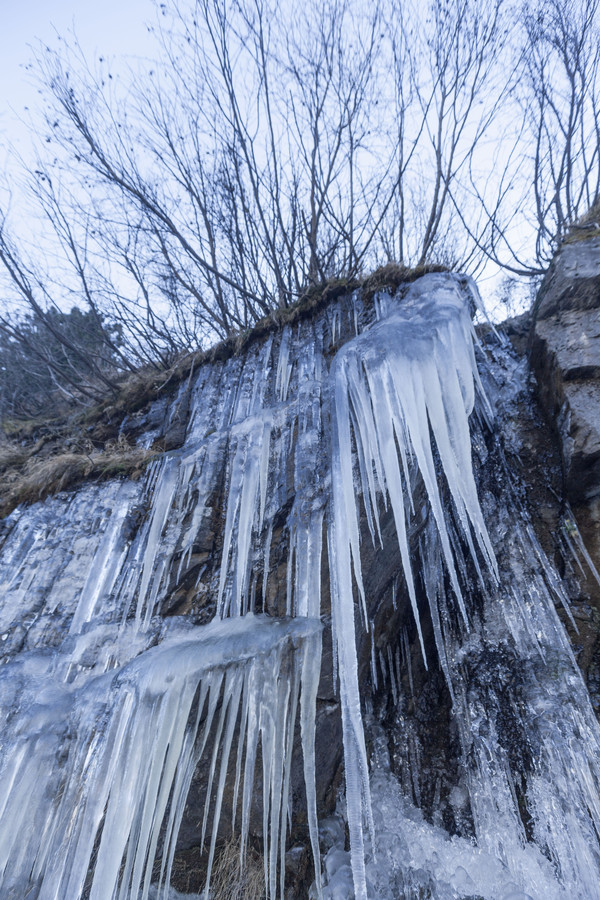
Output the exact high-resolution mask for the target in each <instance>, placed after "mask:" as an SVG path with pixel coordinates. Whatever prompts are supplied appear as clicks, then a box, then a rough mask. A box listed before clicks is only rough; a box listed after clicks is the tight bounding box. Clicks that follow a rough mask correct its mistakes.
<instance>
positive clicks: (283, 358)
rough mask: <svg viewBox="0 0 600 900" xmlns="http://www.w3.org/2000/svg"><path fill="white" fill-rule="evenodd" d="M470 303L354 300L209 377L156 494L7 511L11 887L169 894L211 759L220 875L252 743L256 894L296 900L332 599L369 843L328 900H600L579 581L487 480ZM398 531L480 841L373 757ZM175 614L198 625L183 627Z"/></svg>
mask: <svg viewBox="0 0 600 900" xmlns="http://www.w3.org/2000/svg"><path fill="white" fill-rule="evenodd" d="M476 302H477V294H476V289H475V288H474V286H473V285H472V284H471V283H469V282H468V281H466V280H464V279H458V278H456V277H455V276H452V275H435V276H434V275H431V276H426V277H425V278H423V279H420V280H419V281H418V282H416V283H415V284H414V285H412V286H411V287H410V288H409V289H408V291H405V292H403V295H402V296H398V297H396V298H392V297H389V296H387V295H379V296H378V297H376V298H375V301H374V304H373V305H372V306H371V307H368V308H367V307H366V305H365V304H363V303H362V301H361V300H360V298H359V297H357V296H355V297H351V298H346V299H345V300H341V301H339V302H338V303H336V304H333V305H332V306H331V307H330V308H329V309H328V310H327V311H326V312H324V313H323V314H321V315H319V316H318V317H316V318H315V319H314V320H313V321H303V322H300V323H298V324H296V325H295V326H293V327H287V328H285V329H284V330H283V331H282V332H281V333H279V334H276V335H273V336H271V337H270V338H269V339H268V340H266V341H265V342H264V343H262V344H260V345H255V346H254V347H253V348H251V350H250V351H249V352H248V354H247V355H246V356H245V357H243V358H237V357H233V358H232V359H230V360H228V361H226V362H223V363H215V364H213V365H210V366H206V367H205V368H203V369H202V370H201V371H200V372H199V373H198V374H197V375H196V377H195V380H194V381H193V383H191V384H190V385H189V388H186V389H189V393H190V396H189V404H188V405H189V410H190V413H189V422H188V427H187V435H186V439H185V442H184V444H183V446H182V447H181V449H179V450H174V451H171V452H169V453H166V454H164V456H163V457H162V458H161V459H159V460H157V461H156V462H155V463H153V465H152V467H151V468H150V469H149V470H148V471H147V473H146V475H145V477H144V479H143V480H142V481H140V482H138V483H128V482H114V483H109V484H104V485H101V486H93V485H92V486H86V487H83V488H82V489H80V490H79V491H77V492H76V493H74V494H68V495H67V494H65V495H61V496H59V497H56V498H53V499H51V500H48V501H47V502H46V503H44V504H38V505H36V506H34V507H31V508H29V509H19V510H16V511H15V512H14V513H13V514H12V516H11V517H10V520H9V522H8V528H7V529H6V531H5V537H4V543H3V546H2V553H1V554H0V585H1V586H2V598H3V599H2V605H1V607H0V638H1V642H0V654H1V655H2V660H3V663H4V665H3V668H2V671H1V672H0V706H1V708H2V712H3V716H4V721H5V723H6V725H5V727H4V730H3V737H2V747H1V749H0V774H1V777H2V784H3V786H4V787H3V792H2V797H1V798H0V883H1V888H0V894H1V896H2V897H7V898H14V900H21V898H23V897H24V896H30V897H32V898H53V900H64V898H65V897H68V898H69V900H79V898H80V897H83V896H86V897H87V896H90V897H91V898H94V900H126V898H128V900H134V898H135V900H138V898H139V897H142V898H146V897H154V896H156V897H165V898H166V897H168V896H169V888H168V882H169V874H170V868H171V865H172V860H173V854H174V852H175V849H176V844H177V833H178V828H179V824H180V822H181V820H182V816H183V815H184V809H185V803H186V798H187V794H188V789H189V787H190V783H191V780H192V778H193V776H194V772H195V771H196V768H197V765H198V764H199V763H201V762H204V763H205V764H206V767H207V769H208V781H209V784H208V787H207V791H206V797H207V800H206V805H205V808H204V809H203V810H201V811H200V818H201V820H202V832H203V841H204V842H205V844H206V847H207V852H208V855H209V863H210V860H212V857H213V854H214V851H215V840H216V833H217V825H218V822H219V818H220V812H221V808H222V805H223V802H224V794H225V789H226V786H227V787H231V784H232V785H233V796H234V801H233V810H234V811H235V810H239V817H238V818H239V821H238V823H237V824H238V826H239V828H240V829H241V833H242V841H241V847H242V853H243V847H244V841H245V838H246V835H247V833H248V829H249V816H250V807H251V800H252V788H253V781H254V779H253V773H254V770H255V767H257V766H258V758H259V754H258V749H257V748H258V747H259V746H260V748H261V749H260V759H261V767H262V785H263V798H262V799H263V827H262V833H263V836H264V841H265V881H266V887H267V893H268V896H269V897H270V898H275V897H276V896H281V895H282V894H283V875H284V865H283V853H284V851H285V837H286V833H287V826H288V817H289V816H290V815H291V816H293V812H291V813H289V812H288V807H289V801H290V765H291V757H292V750H293V744H294V729H295V724H296V721H297V718H299V722H300V727H299V731H300V741H301V744H302V760H303V767H304V781H305V786H306V800H307V804H306V811H307V820H308V825H309V830H310V834H311V843H312V847H313V851H314V854H315V857H318V852H319V847H318V836H317V814H316V792H315V775H316V774H318V773H316V772H315V755H314V728H315V706H316V697H317V691H318V684H319V675H320V660H321V643H320V624H319V621H318V620H319V616H320V615H322V614H323V613H325V614H327V613H328V612H329V608H328V606H327V604H329V603H330V606H331V610H330V611H331V617H332V629H333V642H334V656H335V660H336V664H337V683H338V687H339V698H340V704H341V710H342V720H343V734H344V757H345V778H346V796H345V815H346V818H347V825H348V831H349V835H350V853H348V852H347V851H346V847H345V845H344V840H345V832H344V829H343V828H342V830H341V833H338V835H337V837H335V835H334V839H333V843H331V842H330V846H329V848H328V849H327V852H326V855H325V858H324V868H323V871H324V879H325V882H326V884H325V889H324V890H325V895H326V896H328V897H329V898H334V897H336V898H337V897H339V898H342V897H343V898H344V900H346V898H350V897H351V896H352V894H354V896H355V897H356V898H357V900H363V898H365V897H381V898H386V900H387V898H388V897H389V898H391V897H397V896H399V895H401V894H402V893H404V895H405V896H407V897H412V896H414V897H425V896H430V897H432V898H436V897H438V898H443V900H446V898H450V897H464V898H466V897H473V896H474V895H475V896H476V895H479V896H482V897H485V898H486V900H488V898H489V900H495V898H502V900H509V898H512V900H516V898H519V900H524V898H526V897H527V896H530V897H533V898H535V900H537V898H538V897H544V898H545V897H546V896H547V897H549V898H553V897H556V898H563V897H565V898H566V897H575V898H579V900H587V898H594V897H600V888H599V887H598V885H600V854H599V846H598V833H600V801H599V793H598V772H599V771H600V769H599V759H600V753H599V745H598V727H597V724H596V722H595V719H594V717H593V714H592V710H591V707H590V705H589V702H588V699H587V696H586V694H585V690H584V687H583V684H582V682H581V678H580V676H579V673H578V671H577V668H576V665H575V663H574V660H573V658H572V655H571V653H570V650H569V646H568V642H567V640H566V638H565V634H564V629H563V628H562V625H561V624H560V622H559V620H558V618H557V615H556V612H555V602H565V603H566V600H565V598H564V597H563V596H562V590H561V585H560V582H559V580H558V578H557V576H556V574H555V573H554V571H553V570H552V569H551V567H550V566H549V564H548V562H547V560H546V559H545V557H544V556H543V554H542V552H541V550H540V548H539V547H538V546H537V543H536V541H535V537H534V535H533V532H532V530H531V527H530V526H529V525H528V523H527V521H526V518H525V517H524V514H523V512H522V510H521V509H520V508H519V507H518V505H517V504H516V503H515V502H514V501H513V500H512V499H511V495H510V491H509V489H508V482H509V477H508V474H507V473H506V472H500V470H499V469H497V470H496V473H495V474H496V476H498V477H501V478H502V479H503V482H502V487H501V489H497V488H494V489H492V487H491V486H490V485H486V483H485V477H488V478H492V477H493V475H494V473H491V474H490V473H488V475H487V476H486V465H488V463H487V462H486V453H487V450H486V440H488V439H489V437H490V435H493V434H494V428H495V427H496V426H495V425H494V424H493V416H494V414H493V412H492V409H491V407H490V405H489V403H488V401H487V400H486V395H487V396H489V398H490V400H491V401H492V406H495V407H496V409H501V408H502V405H503V403H504V404H506V403H509V402H510V397H511V396H512V395H511V394H510V391H511V390H512V391H513V393H514V391H515V390H516V389H515V387H514V385H513V386H512V388H511V386H510V385H509V384H508V380H505V382H504V383H501V380H500V382H495V381H494V378H493V377H492V376H490V375H489V374H487V375H486V376H485V390H484V389H483V388H482V384H481V381H480V376H479V374H478V366H477V364H476V363H477V361H479V363H480V364H483V365H484V366H485V361H484V358H483V356H482V355H481V354H479V357H478V356H477V353H478V351H477V350H476V340H475V334H474V330H473V326H472V322H471V315H470V312H471V308H472V306H473V304H474V303H476ZM498 354H499V356H501V352H500V351H498ZM500 369H502V366H501V365H500ZM500 369H498V371H500ZM505 369H506V365H505ZM492 370H493V367H492ZM181 390H183V387H182V389H181ZM473 457H474V459H475V463H476V465H475V467H474V466H473ZM498 473H499V474H498ZM484 476H485V477H484ZM505 482H506V487H505ZM418 498H420V499H419V500H418ZM423 498H424V499H423ZM418 502H419V503H420V504H421V505H420V507H419V508H417V503H418ZM387 511H390V512H391V516H392V519H393V524H394V531H395V541H396V544H397V552H398V571H397V577H396V578H395V580H394V588H393V597H392V607H393V609H394V610H395V609H397V607H398V605H399V604H401V603H404V602H405V598H406V602H408V604H409V606H410V607H411V608H412V617H413V618H412V621H413V623H414V627H415V630H416V633H417V641H418V642H420V644H421V652H422V653H423V654H425V649H426V648H425V640H424V637H423V635H424V633H425V630H426V629H425V627H424V622H425V618H424V617H425V616H426V617H428V618H427V622H429V623H430V625H431V629H432V631H433V635H434V641H433V651H434V653H433V657H432V658H430V659H427V661H426V662H427V665H429V666H431V667H435V666H438V665H439V667H440V668H441V670H442V671H443V674H444V678H445V682H446V686H447V690H448V692H449V695H450V697H451V701H452V717H453V719H454V722H455V723H456V727H457V731H458V735H459V745H460V756H461V759H460V765H461V769H462V780H461V783H460V784H459V785H456V789H455V791H454V794H453V802H454V804H455V805H456V807H457V808H458V807H461V806H463V807H464V809H465V816H466V817H470V820H471V821H472V823H473V835H472V837H471V838H466V837H460V836H458V835H451V834H450V833H449V832H448V831H447V830H445V829H443V828H442V827H441V825H439V824H436V825H432V824H430V823H429V822H428V821H427V820H426V819H425V817H424V816H423V815H422V814H421V813H420V812H419V810H418V809H417V807H416V806H415V805H414V798H413V799H411V798H409V797H407V794H406V791H405V789H404V785H400V784H399V783H397V781H396V780H395V779H394V776H393V775H392V772H391V771H390V769H391V764H390V762H389V760H388V759H387V757H386V752H385V748H383V749H381V748H380V749H379V750H377V746H378V745H377V742H375V744H376V745H377V746H376V750H377V752H376V753H375V757H374V761H373V766H374V768H373V777H372V778H371V777H370V773H369V764H368V759H367V743H366V741H365V733H364V728H363V711H364V701H365V697H364V696H361V688H363V687H364V685H361V683H360V682H359V660H358V658H357V639H358V638H359V637H360V635H361V634H362V633H363V631H364V633H366V634H367V635H370V639H371V641H373V643H372V646H371V651H370V659H369V664H370V672H371V678H372V681H373V685H374V687H377V688H378V689H381V690H385V691H387V692H388V693H389V696H390V698H391V701H392V702H393V704H394V705H395V706H396V707H398V708H399V709H401V708H402V704H403V703H404V701H405V696H404V694H405V687H404V685H405V683H407V684H408V692H409V694H412V696H413V700H414V694H415V685H414V683H413V680H412V672H411V668H410V665H411V653H410V648H409V641H408V637H407V631H406V626H405V628H404V630H403V631H402V633H400V634H399V635H398V641H397V644H396V645H395V646H393V647H392V646H388V647H386V648H385V650H384V649H379V650H376V648H375V644H374V638H373V626H372V622H370V621H369V599H370V598H369V597H368V596H367V595H366V591H365V585H364V580H363V572H362V558H363V554H364V545H365V542H366V541H367V542H371V543H372V544H375V545H377V544H378V543H381V541H382V539H383V537H382V535H383V526H382V522H383V518H384V516H385V515H387ZM417 525H418V527H417ZM325 542H326V543H325ZM274 556H276V563H273V564H272V562H271V561H272V558H273V557H274ZM326 560H327V561H328V565H329V579H327V575H326V572H325V569H326V566H325V561H326ZM282 570H283V575H282V574H281V572H282ZM324 584H326V585H327V588H328V589H327V590H326V591H325V592H323V590H322V588H323V585H324ZM322 593H323V594H324V596H322ZM261 610H264V611H268V612H269V613H271V614H273V615H275V616H277V617H283V618H271V617H266V616H263V615H261V614H260V611H261ZM173 611H176V612H184V613H186V615H185V616H179V615H177V616H172V615H171V616H170V617H169V618H166V619H165V618H164V616H165V614H167V613H173ZM355 613H358V615H355ZM430 655H431V654H430ZM498 660H501V661H502V666H503V667H504V668H502V666H500V664H499V663H498V662H497V661H498ZM407 669H408V672H407V678H408V681H407V679H406V678H404V673H405V672H406V671H407ZM506 673H508V675H509V687H508V688H507V687H506V685H504V684H503V683H502V678H503V677H504V674H506ZM515 673H519V674H518V678H517V675H515ZM510 679H515V680H518V690H517V689H516V688H515V689H514V690H513V689H512V687H511V686H510V685H511V684H512V682H511V681H510ZM511 691H512V693H511ZM507 695H508V699H507ZM507 705H508V707H509V708H510V716H509V717H508V718H509V719H510V722H511V727H512V728H513V731H515V733H516V734H517V739H516V740H517V742H520V745H522V746H523V747H526V749H527V753H523V754H521V756H519V757H518V759H517V760H516V761H515V758H513V756H511V753H510V752H509V750H508V748H507V743H506V741H505V739H504V735H503V733H502V723H503V721H504V719H503V718H502V716H501V715H500V714H499V712H498V711H499V710H501V711H503V712H504V711H505V707H506V706H507ZM504 718H506V716H504ZM418 741H419V738H418V735H417V734H414V735H412V737H411V738H410V754H409V757H410V761H411V762H410V767H409V768H411V769H412V770H411V772H410V778H411V784H412V790H413V792H414V793H418V785H419V779H420V777H421V773H420V771H419V758H420V751H419V746H418ZM525 757H526V759H527V771H526V772H525V771H523V772H520V771H519V770H518V766H519V765H520V763H521V761H522V760H523V759H525ZM334 831H335V829H334ZM340 835H341V836H340ZM208 870H209V874H208V880H209V881H210V865H209V867H208ZM317 875H319V870H318V871H317ZM205 887H206V889H205V896H206V900H208V896H209V893H210V884H207V885H206V886H205ZM319 890H320V888H319V878H318V877H317V880H316V883H315V886H314V894H315V896H318V895H319Z"/></svg>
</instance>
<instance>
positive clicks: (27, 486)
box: [0, 446, 158, 518]
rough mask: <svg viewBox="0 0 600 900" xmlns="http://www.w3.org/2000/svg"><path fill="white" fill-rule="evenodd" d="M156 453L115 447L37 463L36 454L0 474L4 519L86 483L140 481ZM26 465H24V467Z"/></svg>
mask: <svg viewBox="0 0 600 900" xmlns="http://www.w3.org/2000/svg"><path fill="white" fill-rule="evenodd" d="M157 455H158V454H157V452H156V451H155V450H145V449H144V448H142V447H127V446H121V447H112V448H109V449H107V450H104V451H100V452H91V453H90V454H86V453H58V454H56V455H55V456H49V457H48V458H47V459H36V457H35V453H31V454H30V455H29V456H28V458H26V459H25V460H23V459H22V458H21V459H20V464H19V465H13V466H12V467H9V466H7V467H5V468H4V470H3V471H2V472H1V474H0V518H2V517H4V516H7V515H8V514H9V513H11V512H12V511H13V509H15V507H17V506H19V505H20V504H21V503H25V504H28V503H36V502H37V501H38V500H44V499H45V498H46V497H49V496H51V495H53V494H56V493H58V492H59V491H63V490H66V489H67V488H70V487H73V486H74V485H75V484H78V483H80V482H82V481H86V480H90V479H93V480H95V481H102V480H104V479H106V478H116V477H127V478H134V479H135V478H139V477H140V475H141V474H142V472H143V471H144V469H145V468H146V466H147V465H148V463H149V462H150V461H151V460H152V459H154V458H155V457H156V456H157ZM23 463H24V465H23Z"/></svg>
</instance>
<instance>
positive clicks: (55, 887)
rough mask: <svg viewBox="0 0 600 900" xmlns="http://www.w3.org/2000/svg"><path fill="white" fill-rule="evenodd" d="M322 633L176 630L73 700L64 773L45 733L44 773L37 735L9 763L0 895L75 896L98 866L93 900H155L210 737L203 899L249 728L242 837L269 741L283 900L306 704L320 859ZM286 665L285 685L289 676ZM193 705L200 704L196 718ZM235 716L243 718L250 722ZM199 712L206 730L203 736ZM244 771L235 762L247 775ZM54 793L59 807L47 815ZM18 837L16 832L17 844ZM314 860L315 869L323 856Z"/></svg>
mask: <svg viewBox="0 0 600 900" xmlns="http://www.w3.org/2000/svg"><path fill="white" fill-rule="evenodd" d="M320 632H321V626H320V623H319V622H318V621H317V622H315V621H314V620H310V619H306V618H304V619H298V620H295V621H287V622H284V621H281V620H273V619H267V618H265V617H262V616H261V617H258V616H256V617H255V616H252V615H248V616H246V617H243V618H238V619H236V620H229V621H227V622H221V621H215V622H213V623H212V624H211V625H208V626H204V627H199V628H190V627H187V628H181V627H180V628H179V629H177V628H173V629H172V630H171V632H170V633H168V634H167V635H166V636H165V638H164V639H163V641H162V643H161V644H160V645H159V646H157V647H153V648H150V649H149V650H147V651H146V652H145V653H143V654H142V655H141V656H139V657H137V658H136V659H134V660H133V661H132V662H130V663H129V664H128V665H126V666H125V667H124V668H123V669H122V670H121V671H120V672H119V673H118V674H117V675H116V676H112V675H111V676H107V675H103V676H102V677H101V678H100V679H98V680H97V682H96V683H91V684H88V685H87V686H86V689H85V690H84V691H82V693H81V694H80V695H75V696H74V697H73V701H74V706H73V714H74V716H75V718H74V719H73V722H74V723H76V734H77V737H76V739H75V740H74V741H73V742H72V743H71V745H70V746H69V748H68V755H67V758H66V759H64V760H63V762H62V765H60V766H57V764H56V760H55V761H54V764H50V762H51V759H52V757H53V756H54V754H55V753H56V750H57V746H58V744H57V742H56V739H55V738H54V737H52V733H51V731H49V735H48V736H49V738H50V740H46V743H47V745H48V759H47V767H44V768H41V769H40V762H41V760H42V758H43V757H42V756H41V755H40V752H39V739H38V737H37V736H36V735H35V734H34V733H33V734H32V735H31V737H30V738H27V737H25V738H24V739H23V740H22V744H21V748H22V749H21V753H16V754H13V756H12V758H11V759H12V769H11V771H12V775H11V776H10V777H6V776H7V772H6V771H5V778H4V791H3V797H2V800H1V802H0V812H2V813H3V816H2V823H3V827H2V829H0V885H2V887H0V890H1V891H2V895H3V896H13V895H14V896H25V895H26V894H29V892H30V889H31V887H32V886H33V885H35V887H36V897H38V900H63V898H65V897H68V898H69V900H79V898H80V897H82V895H83V891H84V882H85V880H86V876H87V873H88V870H89V869H90V865H91V864H92V863H93V866H92V871H93V877H92V880H91V886H90V893H89V896H90V900H106V898H107V897H114V898H115V900H138V898H139V900H146V898H147V897H148V894H149V889H150V882H151V877H152V873H153V867H154V861H155V856H156V852H157V847H158V845H159V835H160V833H161V829H162V827H163V824H164V823H165V818H167V822H166V832H165V841H164V848H163V859H162V863H161V884H168V877H169V873H170V870H171V866H172V861H173V854H174V850H175V842H176V837H177V830H178V828H179V824H180V822H181V817H182V814H183V808H184V804H185V797H186V796H187V791H188V790H189V786H190V783H191V778H192V774H193V771H194V769H195V768H196V766H197V764H198V762H199V760H200V758H201V756H203V755H204V753H205V750H206V749H209V746H210V741H214V743H213V746H212V748H210V750H211V770H210V775H209V784H208V789H207V810H208V804H209V803H210V802H211V796H212V790H211V789H212V787H213V786H214V794H215V801H214V806H213V807H212V814H211V819H212V824H211V829H210V834H211V837H210V848H209V860H208V874H207V884H206V890H207V891H208V889H209V883H210V869H211V864H212V860H213V857H214V851H215V840H216V833H217V825H218V823H219V819H220V811H221V805H222V801H223V795H224V788H225V778H226V775H227V772H228V761H229V757H230V752H231V747H232V742H233V736H234V731H235V728H236V725H237V724H238V722H240V721H241V723H242V724H243V725H244V728H243V729H242V730H241V732H240V737H239V741H240V746H239V747H238V754H240V756H239V760H241V753H242V752H243V751H242V745H244V744H245V758H246V765H245V768H244V773H243V785H242V788H241V789H242V794H243V797H244V801H243V810H242V816H243V822H244V824H243V837H244V840H245V839H246V837H247V827H248V801H249V797H250V791H251V788H252V781H253V763H252V760H254V759H255V758H256V749H257V745H258V743H259V741H260V743H261V746H262V753H263V762H264V764H265V765H266V766H267V769H268V771H269V772H270V775H269V777H268V778H266V779H265V782H264V790H265V796H264V798H263V799H264V808H265V810H266V815H267V825H268V828H267V831H266V832H265V835H266V836H267V835H268V838H267V850H268V852H267V857H266V865H267V870H266V875H267V885H268V887H269V893H268V896H269V898H270V900H275V897H276V895H277V893H278V892H277V887H276V881H275V878H276V871H277V867H278V866H280V867H281V865H282V862H283V857H282V856H281V853H282V852H283V847H284V845H283V844H282V841H283V839H284V836H285V833H284V827H283V826H284V823H285V814H286V808H287V800H286V798H287V793H288V788H289V777H290V768H291V753H292V737H293V730H294V723H295V720H296V716H295V710H296V705H297V702H298V696H299V695H300V696H301V697H302V701H301V702H302V713H301V729H302V746H303V753H304V771H305V775H306V779H307V795H308V809H309V826H310V834H311V840H312V843H313V848H315V852H316V853H317V854H318V843H317V831H316V805H315V797H314V777H315V775H314V709H315V698H316V689H317V684H318V679H319V672H320V641H321V636H320ZM296 648H298V649H296ZM283 667H285V671H286V673H287V672H288V671H289V673H290V677H289V679H288V678H282V677H281V672H282V669H283ZM107 687H110V690H109V691H108V692H107ZM195 698H196V700H197V703H198V708H197V711H196V712H195V714H194V716H193V717H192V718H190V713H191V710H192V707H193V703H194V699H195ZM250 698H252V699H251V700H250ZM219 702H221V708H220V711H219V707H218V704H219ZM240 709H242V710H244V712H243V714H242V716H241V717H240V715H239V712H240ZM99 711H102V714H103V721H104V725H103V728H102V729H101V730H99V729H98V728H97V721H98V713H99ZM203 711H204V721H203V723H202V728H203V733H202V735H201V736H198V730H199V728H200V724H201V722H202V713H203ZM54 712H55V706H54V705H50V706H49V707H48V708H47V709H46V710H43V709H42V708H41V707H38V709H37V710H36V711H35V715H37V717H38V719H40V716H41V715H42V714H44V715H46V716H47V717H48V718H49V720H51V717H52V715H53V713H54ZM217 720H218V727H217V728H216V730H215V729H214V728H213V723H214V722H215V721H217ZM257 723H258V727H257ZM58 737H59V738H60V737H61V735H60V734H59V736H58ZM34 751H35V752H34ZM240 765H241V764H240V762H239V761H238V763H237V768H238V778H239V777H241V776H240V775H239V772H240ZM40 779H42V781H41V782H40ZM34 784H35V785H36V789H35V790H33V789H32V788H33V785H34ZM52 796H56V797H59V798H60V800H59V801H57V803H56V804H55V805H54V806H51V807H50V808H49V809H45V804H46V803H47V802H48V799H49V798H50V797H52ZM236 796H237V790H236ZM44 816H46V818H45V819H44ZM15 827H17V828H20V844H19V847H18V848H16V847H15V831H14V829H15ZM32 861H34V865H33V869H32ZM316 861H317V868H318V855H317V856H316ZM30 878H33V882H31V881H30ZM159 887H160V885H159ZM280 896H282V893H281V892H280Z"/></svg>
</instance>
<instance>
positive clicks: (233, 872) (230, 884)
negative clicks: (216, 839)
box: [210, 839, 265, 900]
mask: <svg viewBox="0 0 600 900" xmlns="http://www.w3.org/2000/svg"><path fill="white" fill-rule="evenodd" d="M264 897H265V876H264V870H263V863H262V860H261V858H260V857H259V856H258V854H256V853H252V851H250V850H249V851H248V853H247V854H246V862H245V865H244V868H243V870H242V871H240V845H239V842H238V841H236V840H233V839H232V840H230V841H229V842H228V843H227V844H225V845H224V847H223V849H222V850H221V852H220V853H219V855H218V856H217V858H216V861H215V864H214V866H213V870H212V876H211V880H210V898H211V900H263V898H264Z"/></svg>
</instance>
